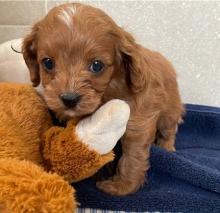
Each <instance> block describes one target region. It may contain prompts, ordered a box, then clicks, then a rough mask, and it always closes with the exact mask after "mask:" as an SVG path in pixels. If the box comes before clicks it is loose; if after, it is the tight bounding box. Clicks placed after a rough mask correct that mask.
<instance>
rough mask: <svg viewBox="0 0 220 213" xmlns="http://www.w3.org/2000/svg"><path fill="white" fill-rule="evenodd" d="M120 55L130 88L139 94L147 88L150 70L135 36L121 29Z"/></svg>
mask: <svg viewBox="0 0 220 213" xmlns="http://www.w3.org/2000/svg"><path fill="white" fill-rule="evenodd" d="M119 38H120V40H119V42H118V43H119V54H120V58H121V64H122V66H124V70H125V72H126V78H127V82H128V86H129V87H130V89H131V91H132V92H133V93H139V92H141V91H142V90H143V89H144V88H146V86H147V79H148V68H147V63H146V62H145V60H146V59H145V57H144V51H143V50H142V48H141V46H140V45H138V44H137V43H136V42H135V40H134V38H133V36H132V35H131V34H129V33H128V32H126V31H124V30H123V29H122V28H119Z"/></svg>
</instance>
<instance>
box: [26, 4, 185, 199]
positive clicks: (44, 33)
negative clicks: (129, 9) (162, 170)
mask: <svg viewBox="0 0 220 213" xmlns="http://www.w3.org/2000/svg"><path fill="white" fill-rule="evenodd" d="M23 55H24V59H25V61H26V64H27V66H28V67H29V69H30V76H31V80H32V82H33V85H34V86H37V85H39V84H40V83H41V84H42V85H43V87H44V94H43V96H44V98H45V101H46V103H47V104H48V106H49V108H50V109H51V110H53V111H54V112H55V113H56V114H57V116H59V117H60V118H62V119H69V118H71V117H81V116H85V115H88V114H90V113H92V112H94V111H95V110H96V109H97V108H98V107H99V106H100V105H102V104H103V103H105V102H106V101H108V100H110V99H113V98H118V99H123V100H125V101H127V102H128V104H129V105H130V107H131V117H130V120H129V122H128V126H127V130H126V133H125V135H124V137H123V139H122V151H123V155H122V157H121V159H120V161H119V164H118V169H117V173H116V174H115V176H114V177H113V178H112V179H109V180H106V181H103V182H98V183H97V186H98V187H99V188H100V189H101V190H103V191H105V192H107V193H110V194H114V195H126V194H129V193H134V192H136V191H137V190H138V189H139V187H140V186H141V185H142V184H143V183H144V181H145V173H146V171H147V169H148V168H149V166H150V165H149V160H148V159H149V149H150V146H151V144H152V143H153V142H155V140H156V139H157V144H159V146H161V147H163V148H165V149H167V150H169V151H174V150H175V148H174V143H175V133H176V129H177V125H178V122H179V121H180V120H181V115H182V113H183V111H184V108H183V105H182V103H181V100H180V96H179V93H178V87H177V82H176V74H175V71H174V68H173V67H172V65H171V64H170V63H169V62H168V61H167V60H166V59H165V58H164V57H163V56H162V55H161V54H159V53H157V52H154V51H151V50H149V49H146V48H144V47H142V46H141V45H139V44H137V43H136V42H135V40H134V38H133V37H132V36H131V35H130V34H129V33H127V32H126V31H124V30H123V29H122V28H120V27H119V26H117V25H116V23H115V22H114V21H113V20H112V19H111V18H110V17H109V16H108V15H106V14H105V13H104V12H103V11H101V10H99V9H96V8H94V7H91V6H86V5H82V4H65V5H61V6H58V7H55V8H53V9H52V10H51V11H50V12H49V13H48V15H47V16H46V17H45V18H43V19H42V20H41V21H39V22H38V23H36V24H35V25H34V27H33V29H32V32H31V33H30V34H29V35H27V37H26V38H25V39H24V43H23Z"/></svg>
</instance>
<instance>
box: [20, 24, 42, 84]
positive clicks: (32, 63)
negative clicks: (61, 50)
mask: <svg viewBox="0 0 220 213" xmlns="http://www.w3.org/2000/svg"><path fill="white" fill-rule="evenodd" d="M38 29H39V23H37V24H35V25H34V26H33V28H32V31H31V33H30V34H28V35H27V36H26V37H25V38H24V40H23V44H22V53H23V57H24V60H25V63H26V65H27V67H28V68H29V71H30V78H31V81H32V83H33V86H34V87H36V86H38V85H39V83H40V73H39V64H38V62H37V33H38Z"/></svg>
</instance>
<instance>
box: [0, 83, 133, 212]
mask: <svg viewBox="0 0 220 213" xmlns="http://www.w3.org/2000/svg"><path fill="white" fill-rule="evenodd" d="M0 97H1V98H0V212H4V213H12V212H13V213H22V212H25V213H30V212H37V213H46V212H51V213H53V212H54V213H55V212H56V213H57V212H59V213H69V212H74V211H75V208H76V207H77V201H76V198H75V196H74V189H73V187H72V186H70V185H69V183H72V182H76V181H80V180H82V179H85V178H87V177H89V176H91V175H93V174H94V173H96V172H97V171H98V170H99V169H100V168H101V167H102V166H103V165H105V164H106V163H108V162H110V161H112V160H113V158H114V154H113V152H112V149H113V147H114V146H115V144H116V142H117V140H118V139H119V138H120V137H121V136H122V135H123V133H124V131H125V129H126V124H127V121H128V118H129V113H130V109H129V106H128V105H127V104H126V103H125V102H124V101H121V100H112V101H109V102H107V103H106V104H104V105H103V106H102V107H100V108H99V109H98V110H97V111H96V112H95V113H94V114H93V115H91V116H88V117H86V118H84V119H82V120H80V121H75V120H70V121H69V122H68V123H67V125H66V127H58V126H53V122H52V118H51V115H50V113H49V111H48V109H47V106H46V105H45V103H44V101H43V100H42V98H41V97H40V96H39V94H38V93H37V92H36V91H35V90H34V89H33V88H32V87H31V86H30V85H27V84H19V83H0Z"/></svg>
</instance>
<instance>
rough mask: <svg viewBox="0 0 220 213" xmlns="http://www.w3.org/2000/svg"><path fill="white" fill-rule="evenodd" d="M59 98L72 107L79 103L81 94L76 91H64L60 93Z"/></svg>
mask: <svg viewBox="0 0 220 213" xmlns="http://www.w3.org/2000/svg"><path fill="white" fill-rule="evenodd" d="M60 99H61V100H62V102H63V104H64V105H65V106H66V107H68V108H73V107H75V106H76V105H77V104H78V103H79V101H80V99H81V95H79V94H77V93H70V92H65V93H62V94H61V95H60Z"/></svg>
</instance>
